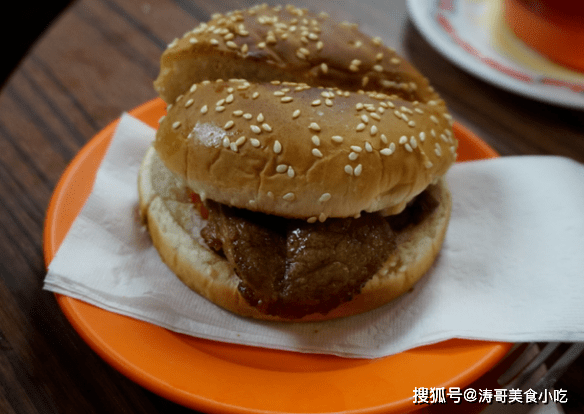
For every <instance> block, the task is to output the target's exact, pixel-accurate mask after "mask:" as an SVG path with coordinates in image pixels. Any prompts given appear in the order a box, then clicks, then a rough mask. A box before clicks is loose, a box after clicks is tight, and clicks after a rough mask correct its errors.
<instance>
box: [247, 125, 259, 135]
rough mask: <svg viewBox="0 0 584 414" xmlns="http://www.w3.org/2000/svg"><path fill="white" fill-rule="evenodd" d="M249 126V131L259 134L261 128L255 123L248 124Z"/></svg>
mask: <svg viewBox="0 0 584 414" xmlns="http://www.w3.org/2000/svg"><path fill="white" fill-rule="evenodd" d="M249 127H250V128H251V131H252V132H255V133H256V134H259V133H260V132H262V129H261V128H260V127H259V126H257V125H250V126H249Z"/></svg>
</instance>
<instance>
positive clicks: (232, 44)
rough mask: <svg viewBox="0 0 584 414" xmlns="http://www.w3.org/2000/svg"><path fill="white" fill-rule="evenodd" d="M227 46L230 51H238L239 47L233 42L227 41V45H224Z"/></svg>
mask: <svg viewBox="0 0 584 414" xmlns="http://www.w3.org/2000/svg"><path fill="white" fill-rule="evenodd" d="M225 44H226V45H227V47H228V48H230V49H239V46H237V43H235V42H234V41H233V40H229V41H228V42H227V43H225Z"/></svg>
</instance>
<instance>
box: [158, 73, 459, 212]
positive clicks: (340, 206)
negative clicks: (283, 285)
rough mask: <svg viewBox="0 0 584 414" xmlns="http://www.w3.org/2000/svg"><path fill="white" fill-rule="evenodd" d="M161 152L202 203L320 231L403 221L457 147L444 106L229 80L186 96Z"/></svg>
mask: <svg viewBox="0 0 584 414" xmlns="http://www.w3.org/2000/svg"><path fill="white" fill-rule="evenodd" d="M154 147H155V148H156V150H157V152H158V155H159V156H160V158H161V160H162V161H163V162H164V164H165V165H166V167H167V168H168V169H170V170H171V171H172V172H173V173H174V174H176V175H177V176H179V177H181V178H183V179H184V180H185V181H186V184H187V185H188V186H189V187H190V188H191V189H192V190H193V191H195V192H196V193H198V194H199V195H200V196H201V198H203V199H205V198H209V199H211V200H214V201H216V202H219V203H222V204H227V205H230V206H234V207H238V208H245V209H248V210H252V211H259V212H262V213H267V214H274V215H278V216H282V217H290V218H301V219H306V220H308V221H312V222H314V221H316V220H321V221H322V220H324V219H325V218H327V217H353V216H357V215H359V214H361V212H363V211H366V212H375V211H380V210H381V211H383V212H384V214H386V215H388V214H395V213H398V212H399V211H401V210H402V209H403V208H404V207H405V205H406V204H407V203H408V202H409V201H410V200H412V199H413V198H414V197H415V196H417V195H418V194H420V193H421V192H422V191H423V190H424V189H425V188H426V187H427V186H428V185H429V184H430V183H432V182H435V181H436V180H437V179H438V178H439V177H441V176H442V175H444V173H445V172H446V171H447V170H448V168H449V167H450V166H451V165H452V163H454V161H455V158H456V147H457V142H456V140H455V139H454V138H453V134H452V129H451V118H450V115H449V114H448V113H447V111H446V106H445V104H444V102H443V101H441V100H440V101H429V102H426V103H419V102H410V101H407V100H404V99H402V98H398V97H395V96H388V95H385V94H381V93H375V92H347V91H341V90H338V89H334V88H312V87H309V86H307V85H304V84H296V83H286V82H284V83H280V82H272V83H264V84H254V83H250V82H247V81H244V80H230V81H214V82H209V81H205V82H203V83H201V84H198V85H193V87H191V88H190V90H188V91H187V92H185V93H184V94H183V95H181V96H179V97H178V98H177V99H176V100H175V103H174V104H173V105H169V108H168V114H167V116H166V117H165V118H164V119H162V121H161V123H160V127H159V129H158V132H157V135H156V140H155V142H154Z"/></svg>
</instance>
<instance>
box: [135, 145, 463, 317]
mask: <svg viewBox="0 0 584 414" xmlns="http://www.w3.org/2000/svg"><path fill="white" fill-rule="evenodd" d="M430 191H432V195H433V196H434V197H435V198H436V199H437V200H439V207H438V208H437V209H436V210H435V211H434V212H433V213H432V214H429V215H428V216H426V218H425V219H424V221H422V223H420V224H418V225H416V226H414V227H412V226H410V227H409V228H406V230H404V231H403V232H401V233H400V234H399V236H398V239H397V240H396V242H397V246H398V247H397V249H396V250H395V251H394V253H393V254H392V255H391V256H390V257H389V259H388V260H387V261H386V262H385V264H384V265H383V266H382V268H381V269H380V270H379V271H378V272H377V273H376V274H375V275H374V276H373V277H372V278H371V279H370V280H369V282H367V284H366V285H365V286H364V288H363V289H362V291H361V293H360V294H358V295H357V296H356V297H355V298H354V299H353V300H351V301H350V302H346V303H344V304H342V305H341V306H339V307H338V308H336V309H334V310H333V311H331V312H330V313H329V314H327V315H321V314H313V315H308V316H306V317H304V318H302V319H300V320H295V321H296V322H297V321H317V320H327V319H333V318H338V317H343V316H349V315H355V314H358V313H361V312H366V311H369V310H372V309H375V308H377V307H379V306H381V305H383V304H386V303H388V302H389V301H391V300H393V299H395V298H397V297H398V296H400V295H402V294H404V293H405V292H407V291H408V290H409V289H411V287H412V286H413V285H414V284H415V283H416V282H417V281H418V280H419V279H420V278H421V277H422V276H423V275H424V274H425V273H426V272H427V271H428V269H429V268H430V266H431V265H432V263H433V261H434V259H435V258H436V256H437V254H438V252H439V251H440V248H441V245H442V242H443V240H444V235H445V233H446V228H447V226H448V221H449V218H450V211H451V208H452V204H451V198H450V193H449V191H448V189H447V187H446V184H445V182H444V180H443V179H439V180H438V182H437V184H436V185H435V186H431V187H430ZM189 193H190V190H189V189H188V188H187V187H186V184H185V183H184V181H182V180H181V179H180V178H178V177H176V176H175V175H174V174H172V173H171V172H170V171H169V170H168V169H166V167H165V166H164V164H163V163H162V161H161V160H160V158H159V157H158V155H157V153H156V151H155V150H154V149H152V148H151V149H150V150H149V151H148V153H147V155H146V157H145V158H144V161H143V164H142V167H141V169H140V176H139V194H140V211H141V214H142V217H143V220H144V222H145V223H146V225H147V227H148V230H149V232H150V235H151V237H152V241H153V244H154V246H155V247H156V249H157V250H158V252H159V254H160V256H161V258H162V260H163V261H164V262H165V263H166V264H167V265H168V266H169V268H170V269H171V270H172V271H173V272H174V273H175V274H176V275H177V276H178V277H179V278H180V279H181V280H182V281H183V282H184V283H185V284H186V285H187V286H188V287H189V288H191V289H192V290H194V291H195V292H197V293H198V294H200V295H201V296H203V297H205V298H207V299H208V300H210V301H211V302H213V303H215V304H217V305H219V306H221V307H222V308H225V309H227V310H229V311H231V312H233V313H236V314H238V315H242V316H246V317H253V318H257V319H264V320H278V321H284V320H285V319H282V318H279V317H274V316H269V315H265V314H262V313H260V312H259V311H258V310H257V309H256V308H254V307H252V306H250V305H249V304H248V303H247V302H246V301H245V300H244V299H243V297H242V296H241V295H240V294H239V292H238V290H237V285H238V282H239V279H238V278H237V276H236V275H235V273H234V271H233V269H232V268H231V266H230V265H229V263H228V262H227V260H225V259H224V258H222V257H221V256H219V255H218V254H216V253H215V252H213V251H211V250H210V249H209V248H207V247H206V246H205V244H204V242H203V241H202V240H201V239H200V236H199V233H200V230H201V228H203V227H204V225H205V220H204V219H203V218H202V217H201V214H200V211H199V210H198V209H197V208H195V205H194V204H193V203H192V202H190V200H189Z"/></svg>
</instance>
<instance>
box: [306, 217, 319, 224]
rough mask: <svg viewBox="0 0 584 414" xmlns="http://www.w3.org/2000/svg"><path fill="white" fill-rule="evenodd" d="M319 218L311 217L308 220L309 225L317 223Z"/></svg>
mask: <svg viewBox="0 0 584 414" xmlns="http://www.w3.org/2000/svg"><path fill="white" fill-rule="evenodd" d="M316 220H317V218H316V217H310V218H309V219H308V220H306V221H307V222H308V223H310V224H312V223H316Z"/></svg>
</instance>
